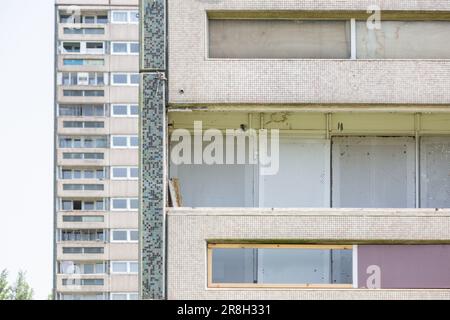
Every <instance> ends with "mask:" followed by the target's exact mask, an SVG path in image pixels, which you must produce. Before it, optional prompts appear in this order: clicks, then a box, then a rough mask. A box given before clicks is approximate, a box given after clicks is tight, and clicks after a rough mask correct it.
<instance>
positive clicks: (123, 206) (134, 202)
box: [111, 198, 139, 211]
mask: <svg viewBox="0 0 450 320" xmlns="http://www.w3.org/2000/svg"><path fill="white" fill-rule="evenodd" d="M138 208H139V200H138V199H137V198H112V199H111V210H113V211H135V210H137V209H138Z"/></svg>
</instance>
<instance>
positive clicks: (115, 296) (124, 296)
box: [111, 292, 139, 300]
mask: <svg viewBox="0 0 450 320" xmlns="http://www.w3.org/2000/svg"><path fill="white" fill-rule="evenodd" d="M138 299H139V295H138V293H129V292H124V293H116V292H111V300H138Z"/></svg>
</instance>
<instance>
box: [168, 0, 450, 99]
mask: <svg viewBox="0 0 450 320" xmlns="http://www.w3.org/2000/svg"><path fill="white" fill-rule="evenodd" d="M371 4H378V5H380V7H381V8H382V9H384V10H419V11H420V10H431V11H433V10H445V11H450V2H448V1H433V0H429V1H425V0H422V1H420V0H419V1H409V0H397V1H382V0H378V1H375V0H367V1H366V0H361V1H350V0H348V1H332V0H326V1H325V0H322V1H318V0H307V1H296V0H284V1H267V0H259V1H256V0H227V1H200V0H171V1H169V7H168V13H169V18H168V24H169V39H170V42H169V61H170V63H169V74H170V77H169V101H170V103H172V104H192V103H202V104H212V103H235V104H238V103H253V104H266V103H276V104H284V103H295V104H297V103H403V104H448V103H450V92H449V91H448V90H447V88H448V87H449V86H450V60H371V61H370V60H358V61H351V60H316V59H310V60H239V59H236V60H226V59H207V55H206V52H207V51H206V50H207V31H206V25H207V18H206V10H364V11H365V10H366V9H367V7H368V5H371ZM180 90H183V91H184V94H180Z"/></svg>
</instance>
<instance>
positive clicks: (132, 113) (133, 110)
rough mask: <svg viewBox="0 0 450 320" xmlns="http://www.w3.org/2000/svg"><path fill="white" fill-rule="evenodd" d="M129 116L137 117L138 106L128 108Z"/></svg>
mask: <svg viewBox="0 0 450 320" xmlns="http://www.w3.org/2000/svg"><path fill="white" fill-rule="evenodd" d="M130 115H132V116H138V115H139V106H138V105H134V104H132V105H131V106H130Z"/></svg>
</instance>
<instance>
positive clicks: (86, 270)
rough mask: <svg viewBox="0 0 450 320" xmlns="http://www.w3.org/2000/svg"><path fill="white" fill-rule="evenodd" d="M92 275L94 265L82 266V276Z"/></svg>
mask: <svg viewBox="0 0 450 320" xmlns="http://www.w3.org/2000/svg"><path fill="white" fill-rule="evenodd" d="M93 273H94V265H93V264H85V265H84V274H93Z"/></svg>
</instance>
